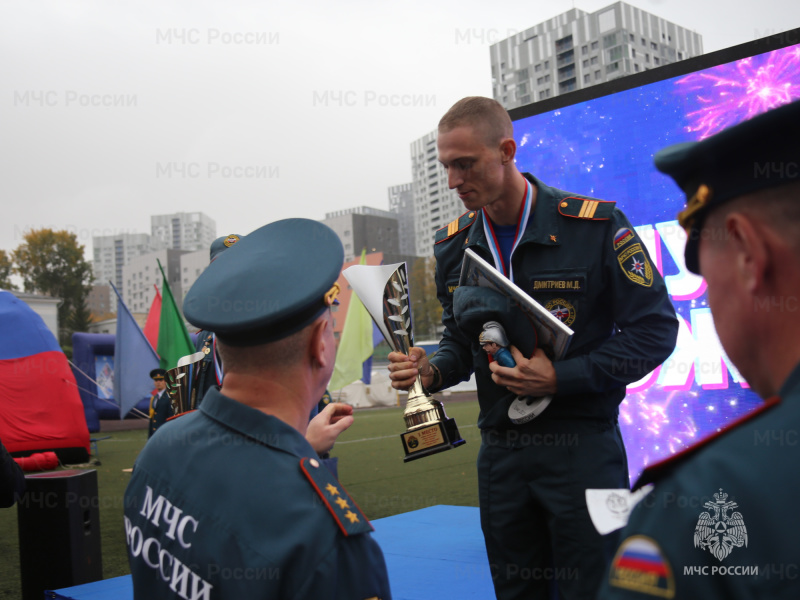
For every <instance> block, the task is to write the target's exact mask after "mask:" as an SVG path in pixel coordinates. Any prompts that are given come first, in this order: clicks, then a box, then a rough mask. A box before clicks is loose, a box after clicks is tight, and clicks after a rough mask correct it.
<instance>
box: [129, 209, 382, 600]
mask: <svg viewBox="0 0 800 600" xmlns="http://www.w3.org/2000/svg"><path fill="white" fill-rule="evenodd" d="M309 240H313V241H314V243H313V244H309V243H308V241H309ZM343 259H344V250H343V248H342V245H341V242H340V241H339V239H338V238H337V237H336V234H335V233H334V232H333V231H332V230H331V229H330V228H328V227H327V226H325V225H323V224H321V223H318V222H316V221H311V220H308V219H287V220H284V221H278V222H275V223H271V224H269V225H267V226H265V227H262V228H260V229H258V230H256V231H254V232H253V233H251V234H250V235H248V236H247V237H246V238H244V239H242V241H240V242H238V243H237V244H236V246H235V247H233V248H231V249H230V250H228V251H227V252H225V253H224V254H222V255H221V256H220V257H218V258H217V260H215V261H214V262H213V263H212V264H211V265H209V267H208V268H207V269H206V270H205V271H204V272H203V274H202V275H201V276H200V278H199V279H198V280H197V281H196V282H195V284H194V285H193V286H192V288H191V289H190V290H189V293H188V294H187V296H186V299H185V300H184V305H183V310H184V314H185V315H186V318H187V320H188V321H189V322H190V323H192V324H194V325H196V326H198V327H202V328H205V329H208V330H210V331H214V332H215V333H216V336H217V346H218V348H219V351H220V355H221V356H222V360H223V362H224V364H225V378H224V380H223V383H222V388H221V389H218V388H216V387H212V388H211V389H210V390H209V391H208V394H207V395H206V397H205V398H204V400H203V403H202V404H201V405H200V408H199V409H198V410H196V411H193V412H190V413H186V414H185V415H184V416H182V417H180V418H179V419H174V420H172V421H170V422H169V423H167V424H166V425H164V426H163V427H162V428H161V431H159V432H158V435H156V436H154V437H153V439H152V440H150V441H149V442H148V444H147V445H146V446H145V448H144V450H143V451H142V453H141V454H140V455H139V457H138V459H137V461H136V464H135V466H134V469H133V474H132V477H131V481H130V483H129V485H128V488H127V490H126V491H125V502H124V513H125V517H124V525H125V534H126V540H127V544H128V557H129V562H130V567H131V575H132V579H133V587H134V596H135V597H136V598H143V599H144V598H147V599H158V598H178V597H179V598H189V597H191V598H203V599H204V600H211V599H232V598H297V599H298V600H300V599H304V600H319V599H322V598H332V599H342V600H345V599H348V600H350V599H354V598H355V599H371V598H380V599H383V600H388V599H389V598H391V592H390V589H389V582H388V575H387V571H386V565H385V562H384V558H383V553H382V552H381V550H380V548H379V547H378V545H377V543H376V542H375V541H374V540H373V539H372V537H371V531H372V526H371V525H370V523H369V521H367V519H366V517H365V516H364V515H363V514H362V513H361V511H360V510H359V509H358V507H357V506H356V504H355V502H354V501H353V500H352V499H351V498H350V496H348V494H347V492H346V491H345V490H344V489H343V488H342V486H341V485H340V484H339V483H338V481H337V480H336V479H335V478H334V477H333V475H332V474H331V473H330V472H329V471H328V470H327V469H326V468H325V466H324V465H323V464H322V463H321V462H320V460H319V458H318V457H317V453H316V452H315V451H314V449H313V448H312V447H311V444H309V442H308V441H307V440H306V438H305V437H304V434H305V433H306V428H307V427H308V415H309V413H310V412H311V409H312V408H313V407H315V406H316V404H317V402H319V399H320V397H321V396H322V394H323V392H324V390H325V387H326V385H327V384H328V381H329V380H330V377H331V373H332V372H333V365H334V359H335V354H336V344H335V339H334V336H333V318H332V316H331V311H330V306H331V305H332V304H333V302H334V300H335V297H336V294H337V293H338V286H337V285H336V279H337V278H338V276H339V273H340V270H341V268H342V262H343ZM350 418H351V417H350Z"/></svg>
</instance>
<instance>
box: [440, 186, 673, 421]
mask: <svg viewBox="0 0 800 600" xmlns="http://www.w3.org/2000/svg"><path fill="white" fill-rule="evenodd" d="M525 177H526V178H527V179H528V180H529V181H530V182H532V183H533V184H534V185H536V187H537V189H538V194H537V199H536V205H535V208H534V212H533V214H532V215H531V217H530V219H529V221H528V226H527V228H526V230H525V232H524V234H523V237H522V239H521V241H520V244H519V246H518V247H517V248H516V250H515V251H514V253H513V256H512V265H513V271H514V278H515V280H514V283H516V284H517V286H519V287H520V288H522V290H523V291H524V292H526V293H527V294H528V295H530V296H531V297H532V298H534V299H535V300H536V301H538V302H539V303H540V304H542V305H544V306H545V307H547V308H549V309H550V310H551V312H553V313H554V314H557V315H558V316H559V318H561V319H562V321H563V322H565V323H566V324H567V325H569V327H571V328H572V329H573V330H574V331H575V334H574V336H573V338H572V342H571V345H570V347H569V350H568V352H567V355H566V356H565V358H564V359H563V360H561V361H558V362H556V363H554V367H555V370H556V376H557V378H558V393H557V394H556V396H555V398H554V399H553V402H552V403H551V404H550V406H549V407H548V408H547V409H546V410H545V411H544V413H543V414H542V415H541V416H540V417H538V419H537V420H540V419H604V420H605V419H612V420H613V419H614V418H616V416H617V413H618V406H619V403H620V402H621V401H622V399H623V398H624V397H625V386H626V385H627V384H628V383H632V382H634V381H637V380H639V379H641V378H642V377H643V376H644V375H646V374H647V373H649V372H650V371H652V370H653V369H654V368H656V367H657V366H658V365H659V364H661V363H662V362H663V361H664V360H665V359H666V358H667V357H668V356H669V355H670V353H671V352H672V350H673V349H674V347H675V339H676V337H677V333H678V321H677V319H676V317H675V310H674V309H673V307H672V303H671V302H670V300H669V296H668V295H667V290H666V286H665V285H664V281H663V279H662V277H661V275H660V274H659V273H658V271H657V270H656V269H655V267H654V266H653V265H652V262H651V261H650V258H649V256H648V254H647V251H646V249H645V248H644V244H642V242H641V240H640V239H639V237H638V235H637V234H636V231H635V230H634V229H633V227H632V226H631V224H630V223H629V222H628V219H627V218H626V217H625V215H624V214H623V213H622V212H621V211H620V210H618V209H617V208H615V203H614V202H604V201H598V200H593V199H587V198H584V197H582V196H575V195H574V194H570V193H569V192H564V191H562V190H558V189H555V188H552V187H549V186H547V185H544V184H543V183H542V182H541V181H539V180H538V179H536V178H535V177H533V176H531V175H530V174H527V173H526V174H525ZM482 219H483V217H482V215H481V214H480V213H475V212H473V213H465V214H464V215H463V216H462V217H461V218H460V219H459V220H458V221H457V222H455V224H452V225H451V227H450V229H449V232H450V233H452V235H449V236H448V228H444V229H442V230H440V232H439V233H438V234H437V242H436V245H435V248H434V253H435V256H436V289H437V294H438V297H439V301H440V302H441V304H442V307H443V309H444V312H443V315H442V320H443V323H444V325H445V332H444V335H443V339H442V341H441V343H440V344H439V351H438V352H437V354H436V356H435V357H434V358H433V359H432V362H433V363H434V364H436V366H437V367H438V368H439V369H440V370H441V373H442V377H443V385H442V386H441V387H443V388H446V387H449V386H451V385H454V384H456V383H458V382H459V381H464V380H466V379H468V378H469V375H470V372H471V371H472V369H473V368H474V371H475V377H476V381H477V386H478V399H479V401H480V408H481V413H480V417H479V420H478V426H479V427H481V428H482V429H486V428H507V427H512V425H511V422H510V421H509V419H508V416H507V413H508V406H509V404H510V403H511V402H512V401H513V400H514V395H513V394H511V393H510V392H509V391H508V390H507V389H505V388H501V387H498V386H497V385H495V384H494V383H493V382H492V380H491V371H490V370H489V363H488V359H487V356H486V353H485V352H483V351H482V350H481V347H480V346H479V345H478V339H477V337H476V338H475V339H468V338H467V337H466V336H465V335H464V334H463V333H462V332H461V331H460V330H459V328H458V326H457V324H456V322H455V317H454V315H453V292H454V291H455V289H456V287H457V286H458V281H459V276H460V273H461V261H462V258H463V255H464V251H465V249H467V248H472V250H473V251H475V252H476V253H477V254H478V255H480V256H481V257H482V258H484V259H485V260H487V261H488V262H489V263H490V264H493V260H492V256H491V252H490V250H489V244H488V242H487V237H486V232H485V230H484V224H483V220H482ZM509 333H510V334H511V337H512V343H513V332H509Z"/></svg>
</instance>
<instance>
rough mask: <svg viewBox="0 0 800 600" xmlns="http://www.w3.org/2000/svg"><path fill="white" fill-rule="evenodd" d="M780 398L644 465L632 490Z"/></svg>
mask: <svg viewBox="0 0 800 600" xmlns="http://www.w3.org/2000/svg"><path fill="white" fill-rule="evenodd" d="M780 402H781V399H780V398H779V397H777V396H774V397H772V398H768V399H767V400H765V401H764V404H762V405H760V406H759V407H758V408H756V409H754V410H752V411H751V412H749V413H747V414H745V415H742V416H741V417H739V418H738V419H736V420H735V421H733V422H732V423H729V424H727V425H725V426H724V427H723V428H722V429H720V430H719V431H715V432H714V433H712V434H711V435H709V436H708V437H705V438H703V439H702V440H700V441H699V442H697V443H695V444H692V445H691V446H689V447H687V448H684V449H683V450H681V451H680V452H677V453H675V454H673V455H672V456H669V457H667V458H665V459H663V460H661V461H659V462H657V463H653V464H652V465H650V466H649V467H646V468H645V469H644V471H642V474H641V475H640V476H639V479H637V480H636V484H635V485H634V486H633V489H634V490H638V489H639V488H640V487H642V486H644V485H647V484H648V483H653V482H655V481H658V480H659V479H661V478H662V477H663V476H665V475H666V474H667V473H669V472H671V471H672V469H673V468H675V467H676V466H677V465H679V464H681V463H682V462H684V461H685V460H686V459H687V458H690V457H691V456H693V455H694V454H696V453H697V452H698V451H699V450H701V449H703V448H705V447H706V446H708V445H709V444H710V443H711V442H713V441H714V440H716V439H719V438H720V437H722V436H724V435H725V434H726V433H728V432H730V431H731V430H733V429H736V428H737V427H740V426H742V425H744V424H745V423H747V422H748V421H750V420H752V419H754V418H756V417H757V416H758V415H760V414H763V413H765V412H767V411H769V410H772V409H773V408H775V407H776V406H777V405H778V404H780Z"/></svg>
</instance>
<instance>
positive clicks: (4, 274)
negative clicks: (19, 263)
mask: <svg viewBox="0 0 800 600" xmlns="http://www.w3.org/2000/svg"><path fill="white" fill-rule="evenodd" d="M13 266H14V265H13V263H12V262H11V257H9V256H8V254H7V253H6V251H5V250H0V289H3V290H13V289H14V284H13V283H11V271H12V269H13Z"/></svg>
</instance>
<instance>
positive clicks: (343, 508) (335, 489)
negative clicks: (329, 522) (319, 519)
mask: <svg viewBox="0 0 800 600" xmlns="http://www.w3.org/2000/svg"><path fill="white" fill-rule="evenodd" d="M300 469H301V470H302V471H303V474H304V475H305V476H306V477H307V478H308V481H309V483H310V484H311V487H313V488H314V491H315V492H317V494H318V495H319V497H320V499H321V500H322V503H323V504H324V505H325V507H326V508H327V509H328V512H330V513H331V515H332V516H333V519H334V520H335V521H336V524H337V525H338V526H339V529H340V530H341V532H342V533H343V534H344V535H345V536H350V535H356V534H359V533H369V532H370V531H374V529H373V527H372V524H371V523H370V522H369V521H368V520H367V517H365V516H364V513H362V512H361V509H360V508H358V506H357V505H356V503H355V502H354V501H353V499H352V498H351V497H350V496H349V495H348V494H347V492H346V491H345V490H344V488H343V487H342V486H341V484H340V483H339V482H338V481H337V479H336V478H335V477H334V476H333V473H331V472H330V471H329V470H328V469H327V468H326V467H325V466H323V465H320V463H319V461H318V460H317V459H315V458H307V457H306V458H303V459H302V460H301V461H300Z"/></svg>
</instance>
